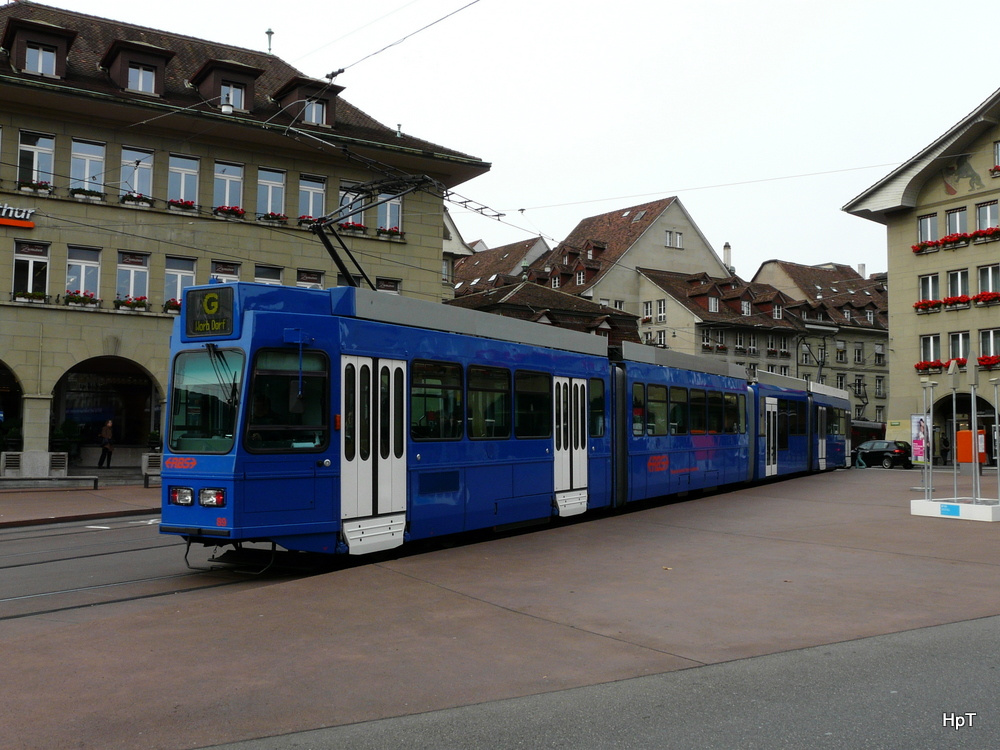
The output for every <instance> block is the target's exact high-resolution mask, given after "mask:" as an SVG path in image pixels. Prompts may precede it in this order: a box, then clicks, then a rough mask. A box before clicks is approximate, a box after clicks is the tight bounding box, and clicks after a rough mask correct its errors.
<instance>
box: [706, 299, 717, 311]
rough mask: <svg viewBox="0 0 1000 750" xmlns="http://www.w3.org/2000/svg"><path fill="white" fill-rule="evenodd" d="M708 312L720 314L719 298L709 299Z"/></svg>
mask: <svg viewBox="0 0 1000 750" xmlns="http://www.w3.org/2000/svg"><path fill="white" fill-rule="evenodd" d="M708 311H709V312H719V298H718V297H709V298H708Z"/></svg>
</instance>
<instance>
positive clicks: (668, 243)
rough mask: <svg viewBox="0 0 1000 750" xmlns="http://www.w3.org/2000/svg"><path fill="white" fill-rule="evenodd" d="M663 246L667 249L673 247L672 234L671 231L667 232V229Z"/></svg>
mask: <svg viewBox="0 0 1000 750" xmlns="http://www.w3.org/2000/svg"><path fill="white" fill-rule="evenodd" d="M664 244H665V245H666V246H667V247H673V246H674V233H673V232H672V231H671V230H669V229H668V230H667V236H666V240H665V242H664Z"/></svg>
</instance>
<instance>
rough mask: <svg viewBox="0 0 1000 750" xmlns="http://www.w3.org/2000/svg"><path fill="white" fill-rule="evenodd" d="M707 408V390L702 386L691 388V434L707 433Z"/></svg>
mask: <svg viewBox="0 0 1000 750" xmlns="http://www.w3.org/2000/svg"><path fill="white" fill-rule="evenodd" d="M705 410H706V398H705V391H703V390H701V389H700V388H692V389H691V434H692V435H704V434H705V427H706V422H705Z"/></svg>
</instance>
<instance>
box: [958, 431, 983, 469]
mask: <svg viewBox="0 0 1000 750" xmlns="http://www.w3.org/2000/svg"><path fill="white" fill-rule="evenodd" d="M977 434H978V437H979V439H978V440H977V441H976V442H978V443H979V449H980V450H979V463H981V464H984V463H986V433H985V432H984V431H983V430H979V432H978V433H977ZM955 461H957V462H958V463H960V464H971V463H972V430H959V431H958V432H957V433H956V434H955Z"/></svg>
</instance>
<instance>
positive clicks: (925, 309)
mask: <svg viewBox="0 0 1000 750" xmlns="http://www.w3.org/2000/svg"><path fill="white" fill-rule="evenodd" d="M942 305H944V302H943V301H942V300H939V299H922V300H920V301H918V302H914V303H913V309H914V310H916V311H917V313H918V314H920V313H931V312H940V310H941V307H942Z"/></svg>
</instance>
